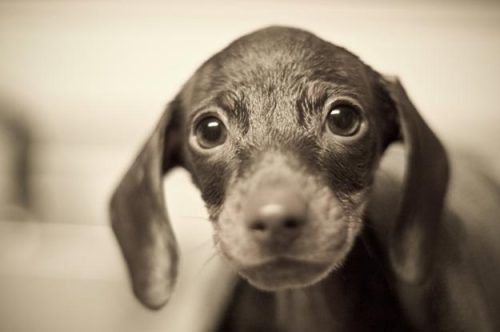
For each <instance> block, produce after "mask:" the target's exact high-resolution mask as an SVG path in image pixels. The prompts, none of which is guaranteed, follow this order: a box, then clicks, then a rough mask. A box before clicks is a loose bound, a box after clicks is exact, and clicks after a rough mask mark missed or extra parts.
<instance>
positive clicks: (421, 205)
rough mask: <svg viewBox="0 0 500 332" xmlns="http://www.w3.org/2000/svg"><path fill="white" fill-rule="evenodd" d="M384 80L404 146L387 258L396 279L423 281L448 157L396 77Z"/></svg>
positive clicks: (429, 261)
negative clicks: (400, 188) (399, 193)
mask: <svg viewBox="0 0 500 332" xmlns="http://www.w3.org/2000/svg"><path fill="white" fill-rule="evenodd" d="M383 85H384V87H385V89H386V90H387V93H388V94H389V97H390V99H391V101H392V103H393V105H394V107H395V108H396V110H397V115H398V119H399V127H400V134H401V137H400V139H402V141H403V143H404V146H405V151H406V170H405V175H404V180H403V192H402V197H401V204H400V210H399V213H398V215H397V216H396V219H395V221H394V224H393V227H392V229H391V231H390V233H389V238H388V239H387V242H388V243H387V245H388V248H387V249H388V254H389V263H390V265H391V267H392V268H393V270H394V272H395V275H396V277H397V278H399V279H400V280H402V281H405V282H409V283H421V282H424V281H425V279H426V277H427V276H428V275H429V272H430V271H431V269H432V263H433V261H434V255H435V244H436V242H437V241H438V236H439V229H440V224H441V223H440V219H441V213H442V209H443V205H444V198H445V195H446V189H447V184H448V173H449V169H448V159H447V156H446V152H445V149H444V147H443V145H442V144H441V142H440V141H439V139H438V138H437V137H436V135H435V134H434V133H433V132H432V130H431V129H430V128H429V127H428V126H427V124H426V123H425V121H424V120H423V119H422V117H421V116H420V115H419V113H418V111H417V109H416V108H415V106H414V105H413V104H412V102H411V101H410V99H409V98H408V95H407V94H406V91H405V89H404V88H403V86H402V85H401V83H400V82H399V80H398V79H393V78H387V77H386V78H384V79H383Z"/></svg>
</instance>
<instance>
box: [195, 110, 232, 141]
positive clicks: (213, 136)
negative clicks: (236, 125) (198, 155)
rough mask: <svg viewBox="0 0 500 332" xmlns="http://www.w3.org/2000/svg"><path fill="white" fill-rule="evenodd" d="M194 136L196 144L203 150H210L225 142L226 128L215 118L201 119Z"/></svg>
mask: <svg viewBox="0 0 500 332" xmlns="http://www.w3.org/2000/svg"><path fill="white" fill-rule="evenodd" d="M195 136H196V140H197V142H198V144H199V145H200V146H201V147H202V148H204V149H211V148H214V147H216V146H218V145H221V144H223V143H224V142H225V141H226V137H227V133H226V127H225V126H224V124H223V123H222V121H221V120H220V119H218V118H216V117H215V116H209V117H206V118H204V119H202V120H201V121H200V122H198V124H197V125H196V129H195Z"/></svg>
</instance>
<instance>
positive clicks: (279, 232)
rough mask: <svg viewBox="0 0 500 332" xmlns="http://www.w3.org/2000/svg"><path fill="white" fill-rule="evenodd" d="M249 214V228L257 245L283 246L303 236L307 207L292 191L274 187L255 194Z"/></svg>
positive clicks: (246, 220) (249, 205)
mask: <svg viewBox="0 0 500 332" xmlns="http://www.w3.org/2000/svg"><path fill="white" fill-rule="evenodd" d="M245 212H246V213H245V216H244V218H245V223H246V227H247V229H248V231H249V232H250V233H251V235H252V237H253V238H254V239H255V240H256V241H257V242H259V243H261V244H266V245H274V246H283V245H286V244H289V243H291V242H292V241H293V240H294V239H295V238H297V236H298V235H300V232H301V230H302V228H303V226H304V225H305V223H306V218H307V204H306V202H305V200H304V199H303V198H302V197H301V196H300V195H299V194H298V193H296V192H294V191H293V190H290V188H270V189H266V190H261V191H256V192H254V193H253V194H252V195H251V196H250V197H249V199H248V200H247V206H246V211H245Z"/></svg>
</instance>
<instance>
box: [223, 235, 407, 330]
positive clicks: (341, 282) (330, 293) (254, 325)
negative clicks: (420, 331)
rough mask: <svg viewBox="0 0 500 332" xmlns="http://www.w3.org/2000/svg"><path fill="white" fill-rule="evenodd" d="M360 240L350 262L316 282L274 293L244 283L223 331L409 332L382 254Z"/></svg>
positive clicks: (351, 254)
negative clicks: (379, 331) (380, 330)
mask: <svg viewBox="0 0 500 332" xmlns="http://www.w3.org/2000/svg"><path fill="white" fill-rule="evenodd" d="M358 240H359V241H357V244H356V245H355V247H354V248H353V250H352V251H351V252H350V254H349V257H347V259H346V261H345V263H344V265H343V266H342V267H341V268H339V269H337V270H335V271H332V272H331V273H330V274H329V275H328V276H327V277H326V278H325V279H323V280H322V281H320V282H318V283H317V284H315V285H312V286H309V287H304V288H298V289H290V290H284V291H279V292H274V293H269V292H262V291H259V290H257V289H256V288H254V287H253V286H250V285H249V284H248V283H247V282H243V281H242V282H241V283H240V285H239V286H238V287H237V290H236V291H235V294H234V297H233V298H232V299H231V301H230V303H229V305H228V307H227V310H226V311H225V312H226V314H225V315H224V317H223V318H222V322H221V323H222V325H220V326H219V329H218V331H234V332H243V331H244V332H247V331H283V332H285V331H286V332H299V331H300V332H303V331H324V332H329V331H331V332H341V331H349V332H352V331H356V332H361V331H363V332H364V331H373V329H374V328H375V327H377V326H378V327H380V326H384V328H385V327H387V330H391V331H407V330H408V326H406V324H405V320H404V318H403V315H402V314H401V312H400V309H399V306H398V303H397V300H396V297H395V295H394V290H393V289H391V287H390V286H389V285H390V283H389V281H388V280H387V276H386V275H385V274H384V272H383V271H384V269H383V262H382V261H381V260H380V258H379V257H381V256H380V254H379V253H376V252H373V249H370V247H371V246H370V245H369V244H368V242H369V241H367V240H366V239H358Z"/></svg>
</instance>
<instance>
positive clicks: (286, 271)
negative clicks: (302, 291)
mask: <svg viewBox="0 0 500 332" xmlns="http://www.w3.org/2000/svg"><path fill="white" fill-rule="evenodd" d="M332 269H333V266H331V264H325V263H317V262H308V261H304V260H299V259H294V258H281V257H279V258H275V259H272V260H269V261H267V262H264V263H259V264H256V265H251V266H244V267H240V268H239V271H238V272H239V273H240V275H242V276H243V277H244V278H245V279H247V280H248V282H249V283H250V284H252V285H254V286H255V287H257V288H260V289H262V290H267V291H279V290H285V289H291V288H302V287H306V286H310V285H312V284H315V283H317V282H319V281H320V280H322V279H323V278H324V277H326V275H327V274H328V273H329V272H330V271H331V270H332Z"/></svg>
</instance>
